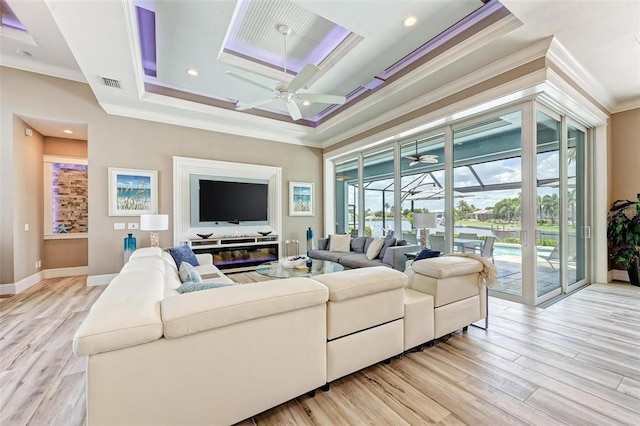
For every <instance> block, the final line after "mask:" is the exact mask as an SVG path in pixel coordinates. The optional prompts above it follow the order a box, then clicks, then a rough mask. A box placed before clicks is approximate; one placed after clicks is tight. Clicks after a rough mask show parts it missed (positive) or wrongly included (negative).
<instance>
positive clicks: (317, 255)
mask: <svg viewBox="0 0 640 426" xmlns="http://www.w3.org/2000/svg"><path fill="white" fill-rule="evenodd" d="M349 254H351V252H346V253H345V252H343V251H329V250H310V251H309V257H310V258H312V259H320V260H328V261H331V262H339V261H340V259H341V258H343V257H344V256H348V255H349Z"/></svg>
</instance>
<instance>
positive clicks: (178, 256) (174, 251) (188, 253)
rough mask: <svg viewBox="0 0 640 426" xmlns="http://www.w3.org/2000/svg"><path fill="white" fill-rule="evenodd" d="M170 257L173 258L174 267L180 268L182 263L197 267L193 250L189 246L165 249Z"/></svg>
mask: <svg viewBox="0 0 640 426" xmlns="http://www.w3.org/2000/svg"><path fill="white" fill-rule="evenodd" d="M167 251H168V252H169V254H170V255H171V257H173V260H174V262H176V266H177V267H178V268H180V264H181V263H182V262H187V263H190V264H191V266H199V265H200V264H199V263H198V259H196V255H195V254H193V250H191V247H189V246H179V247H170V248H168V249H167Z"/></svg>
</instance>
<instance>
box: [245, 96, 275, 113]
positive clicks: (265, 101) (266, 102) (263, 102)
mask: <svg viewBox="0 0 640 426" xmlns="http://www.w3.org/2000/svg"><path fill="white" fill-rule="evenodd" d="M276 99H278V98H271V99H263V100H261V101H256V102H251V103H250V104H246V105H242V106H239V107H236V111H244V110H245V109H251V108H255V107H257V106H260V105H264V104H268V103H269V102H272V101H274V100H276Z"/></svg>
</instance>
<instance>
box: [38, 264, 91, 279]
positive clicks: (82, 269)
mask: <svg viewBox="0 0 640 426" xmlns="http://www.w3.org/2000/svg"><path fill="white" fill-rule="evenodd" d="M88 274H89V267H88V266H72V267H69V268H54V269H45V270H44V271H42V278H60V277H76V276H78V275H88Z"/></svg>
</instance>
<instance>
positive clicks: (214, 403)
mask: <svg viewBox="0 0 640 426" xmlns="http://www.w3.org/2000/svg"><path fill="white" fill-rule="evenodd" d="M207 256H208V255H198V260H199V262H201V263H202V264H203V266H198V267H196V269H197V270H198V271H199V272H200V273H201V274H202V275H204V276H205V277H207V276H209V277H213V279H214V280H215V281H217V282H231V280H230V279H229V278H228V277H225V276H224V275H223V274H222V273H220V271H219V270H217V268H215V266H213V265H212V264H211V258H210V257H207ZM451 261H453V262H458V265H457V266H456V268H457V270H458V271H462V272H464V275H471V277H466V276H465V277H464V279H463V282H464V283H465V284H466V283H468V282H467V281H468V280H473V279H475V280H476V281H475V283H476V293H477V296H478V297H477V298H475V299H474V297H475V296H470V297H471V298H472V300H471V299H469V297H465V298H464V300H461V301H457V300H453V301H450V302H449V303H448V304H446V305H439V306H438V307H435V308H434V306H435V304H434V300H437V301H438V303H439V302H440V301H441V299H442V298H441V297H440V295H439V294H436V299H434V296H433V295H431V294H428V293H425V292H423V291H422V290H428V289H427V288H426V287H425V285H423V284H420V282H421V281H420V280H422V278H421V277H419V275H420V274H421V273H420V269H419V265H417V264H418V263H419V262H415V263H414V265H413V270H412V271H408V273H409V276H411V277H413V280H412V281H408V278H407V275H405V274H404V273H402V272H399V271H396V270H393V269H391V268H388V267H373V268H362V269H354V270H348V271H343V272H337V273H333V274H326V275H320V276H316V277H314V279H311V278H290V279H282V280H271V281H263V282H258V283H252V284H241V285H234V286H229V287H222V288H216V289H210V290H202V291H197V292H192V293H185V294H179V293H178V292H177V291H176V288H177V287H178V286H179V285H180V280H179V277H178V271H177V268H176V265H175V263H174V261H173V259H172V258H171V256H170V255H169V254H168V253H165V252H162V251H161V250H160V249H141V250H138V251H137V252H135V253H134V254H133V255H132V256H131V260H130V261H129V262H128V263H127V264H126V265H125V267H123V268H122V271H121V272H120V274H119V275H118V276H117V277H116V278H114V279H113V281H112V282H111V283H110V284H109V286H108V287H107V288H106V289H105V291H104V292H103V293H102V295H101V296H100V298H99V299H98V300H97V301H96V302H95V304H94V306H93V307H92V308H91V310H90V312H89V314H88V316H87V318H86V319H85V321H84V322H83V324H82V325H81V326H80V328H79V329H78V331H77V333H76V335H75V337H74V342H73V346H74V352H75V353H76V354H77V355H79V356H88V361H87V421H88V424H89V425H113V424H136V425H146V424H149V425H151V424H153V425H158V424H163V425H174V424H175V425H189V424H207V425H220V424H233V423H236V422H238V421H241V420H243V419H246V418H248V417H251V416H253V415H255V414H258V413H260V412H262V411H264V410H267V409H269V408H271V407H274V406H276V405H278V404H281V403H283V402H286V401H288V400H290V399H292V398H295V397H297V396H299V395H302V394H304V393H307V392H312V391H315V390H316V389H317V388H320V387H323V386H325V385H326V384H328V383H330V382H331V381H333V380H336V379H338V378H340V377H343V376H345V375H348V374H350V373H352V372H354V371H357V370H360V369H362V368H364V367H367V366H369V365H372V364H374V363H376V362H379V361H383V360H386V359H388V358H390V357H393V356H395V355H399V354H401V353H402V352H403V351H405V350H407V349H410V348H412V347H415V346H418V345H421V344H424V343H426V342H429V341H431V340H433V339H434V338H437V337H440V336H441V335H444V334H447V333H450V332H451V331H453V330H455V329H457V328H459V327H460V325H459V321H458V320H451V321H449V322H447V320H441V319H440V318H441V316H442V315H439V314H438V313H437V312H438V309H441V310H443V312H444V309H447V310H450V312H451V313H452V315H453V314H455V315H458V313H459V311H460V310H459V309H451V306H449V305H451V304H454V305H455V304H457V303H461V304H462V305H461V306H464V311H465V316H464V319H465V324H464V325H468V324H469V323H471V322H474V321H477V320H479V319H481V315H482V312H483V311H482V306H483V304H484V303H485V302H483V301H481V299H483V295H484V294H485V293H484V291H482V286H481V285H479V281H478V273H477V270H478V268H477V266H475V267H469V266H467V267H466V269H465V267H461V265H460V262H462V263H464V261H466V263H467V264H468V265H473V264H474V262H476V261H474V260H470V259H459V258H456V259H452V260H451ZM447 262H448V261H447V260H445V264H446V263H447ZM441 266H444V267H446V265H444V264H443V265H441ZM469 268H470V269H469ZM436 269H438V268H436ZM480 269H481V268H480ZM474 270H475V271H476V272H472V271H474ZM451 271H453V269H452V268H449V273H448V274H449V275H448V278H453V276H454V275H453V274H452V273H451ZM210 279H211V278H210ZM469 282H471V281H469ZM414 283H415V284H416V287H415V288H413V289H412V288H407V287H411V286H412V285H413V284H414ZM447 284H448V285H453V286H456V285H457V284H456V282H455V280H453V284H452V282H451V281H449V282H447ZM437 285H438V283H436V287H437ZM418 287H420V288H418ZM436 293H437V292H436ZM454 299H455V298H454ZM467 299H469V300H467ZM442 300H444V299H442ZM474 303H475V305H474V306H470V304H474ZM467 310H471V311H473V312H472V313H471V314H467V313H466V311H467ZM447 312H449V311H447ZM446 315H448V314H446V313H445V314H444V316H445V317H446ZM443 322H444V323H443ZM436 324H438V325H439V328H437V331H436ZM447 325H449V326H451V327H454V328H451V327H449V328H451V329H450V330H449V329H448V328H447Z"/></svg>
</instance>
